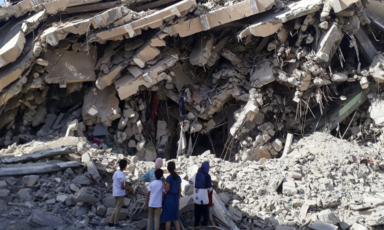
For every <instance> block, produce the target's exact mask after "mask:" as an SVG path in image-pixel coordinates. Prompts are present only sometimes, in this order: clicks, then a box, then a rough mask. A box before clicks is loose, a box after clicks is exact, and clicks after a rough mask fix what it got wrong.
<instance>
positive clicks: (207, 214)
mask: <svg viewBox="0 0 384 230" xmlns="http://www.w3.org/2000/svg"><path fill="white" fill-rule="evenodd" d="M127 165H128V164H127V161H126V160H121V161H120V162H119V167H120V170H118V171H116V172H115V173H114V175H113V178H112V184H113V196H114V197H115V200H116V207H115V209H114V211H113V213H112V215H111V217H110V220H109V223H108V226H119V223H118V218H119V213H120V210H121V207H122V204H123V201H124V196H125V195H126V191H128V192H129V193H131V194H132V193H133V189H132V188H131V187H130V186H126V184H125V174H124V173H123V171H124V170H125V169H126V168H127ZM162 166H163V159H161V158H157V159H156V161H155V168H153V169H150V170H149V171H148V172H146V173H145V174H144V175H143V176H142V177H141V179H142V180H143V181H144V182H150V184H149V187H148V195H147V200H146V203H145V206H144V210H148V225H147V230H152V229H155V230H158V229H159V228H160V222H165V228H166V229H167V230H169V229H170V228H171V222H173V223H174V225H175V227H176V229H177V230H180V223H179V200H180V198H181V197H182V196H181V182H182V180H181V178H180V176H178V175H177V173H176V172H175V170H176V165H175V162H168V165H167V170H168V172H169V173H170V175H169V176H168V177H167V178H164V177H163V175H164V171H163V170H162V169H161V167H162ZM208 172H209V163H208V162H204V163H203V164H202V165H201V167H200V169H199V170H198V172H197V173H196V175H195V176H194V177H193V178H191V179H190V181H189V182H190V184H191V185H193V186H194V191H193V193H194V195H193V197H194V203H195V223H194V225H195V227H198V226H208V224H209V223H210V224H211V225H212V226H215V223H214V221H213V218H212V207H213V202H212V194H213V189H212V186H213V185H212V181H211V176H210V175H209V174H208ZM201 218H202V219H201Z"/></svg>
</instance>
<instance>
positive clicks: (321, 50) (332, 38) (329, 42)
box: [316, 24, 344, 64]
mask: <svg viewBox="0 0 384 230" xmlns="http://www.w3.org/2000/svg"><path fill="white" fill-rule="evenodd" d="M343 37H344V33H343V32H342V31H341V29H340V28H339V26H338V25H336V24H334V25H332V27H331V28H330V29H329V30H328V31H327V33H325V34H323V35H322V36H321V38H320V43H319V46H318V48H317V53H316V62H317V63H319V64H323V63H328V62H330V61H331V59H332V57H333V54H334V53H335V52H336V49H337V47H338V45H339V44H340V42H341V40H342V39H343Z"/></svg>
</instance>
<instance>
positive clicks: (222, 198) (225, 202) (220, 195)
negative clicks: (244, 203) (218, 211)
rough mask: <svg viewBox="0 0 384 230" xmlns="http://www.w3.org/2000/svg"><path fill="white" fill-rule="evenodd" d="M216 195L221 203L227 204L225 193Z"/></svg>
mask: <svg viewBox="0 0 384 230" xmlns="http://www.w3.org/2000/svg"><path fill="white" fill-rule="evenodd" d="M217 195H218V196H219V197H220V199H221V201H223V203H224V204H228V202H229V200H230V197H229V195H228V194H227V193H225V192H222V193H219V194H217Z"/></svg>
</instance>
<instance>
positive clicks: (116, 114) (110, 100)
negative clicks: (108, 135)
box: [82, 86, 121, 127]
mask: <svg viewBox="0 0 384 230" xmlns="http://www.w3.org/2000/svg"><path fill="white" fill-rule="evenodd" d="M92 106H95V107H96V108H97V111H98V112H97V114H96V115H95V116H91V115H90V114H89V113H88V111H89V108H91V107H92ZM120 113H121V111H120V108H119V99H118V98H117V97H116V90H115V88H114V87H113V86H108V87H107V88H105V89H103V90H99V89H97V88H96V87H93V88H90V89H88V91H86V93H85V97H84V104H83V109H82V114H83V121H84V124H85V125H87V126H88V125H93V124H96V123H102V124H103V125H104V126H106V127H110V126H111V125H112V121H114V120H116V119H118V118H120V117H121V115H120Z"/></svg>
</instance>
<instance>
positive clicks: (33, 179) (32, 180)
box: [22, 175, 40, 187]
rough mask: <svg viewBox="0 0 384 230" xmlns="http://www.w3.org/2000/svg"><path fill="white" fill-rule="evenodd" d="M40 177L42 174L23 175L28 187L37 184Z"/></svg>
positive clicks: (24, 182)
mask: <svg viewBox="0 0 384 230" xmlns="http://www.w3.org/2000/svg"><path fill="white" fill-rule="evenodd" d="M39 179H40V176H37V175H29V176H24V177H23V180H22V182H23V184H25V185H26V186H28V187H32V186H34V185H35V184H36V182H37V181H38V180H39Z"/></svg>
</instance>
